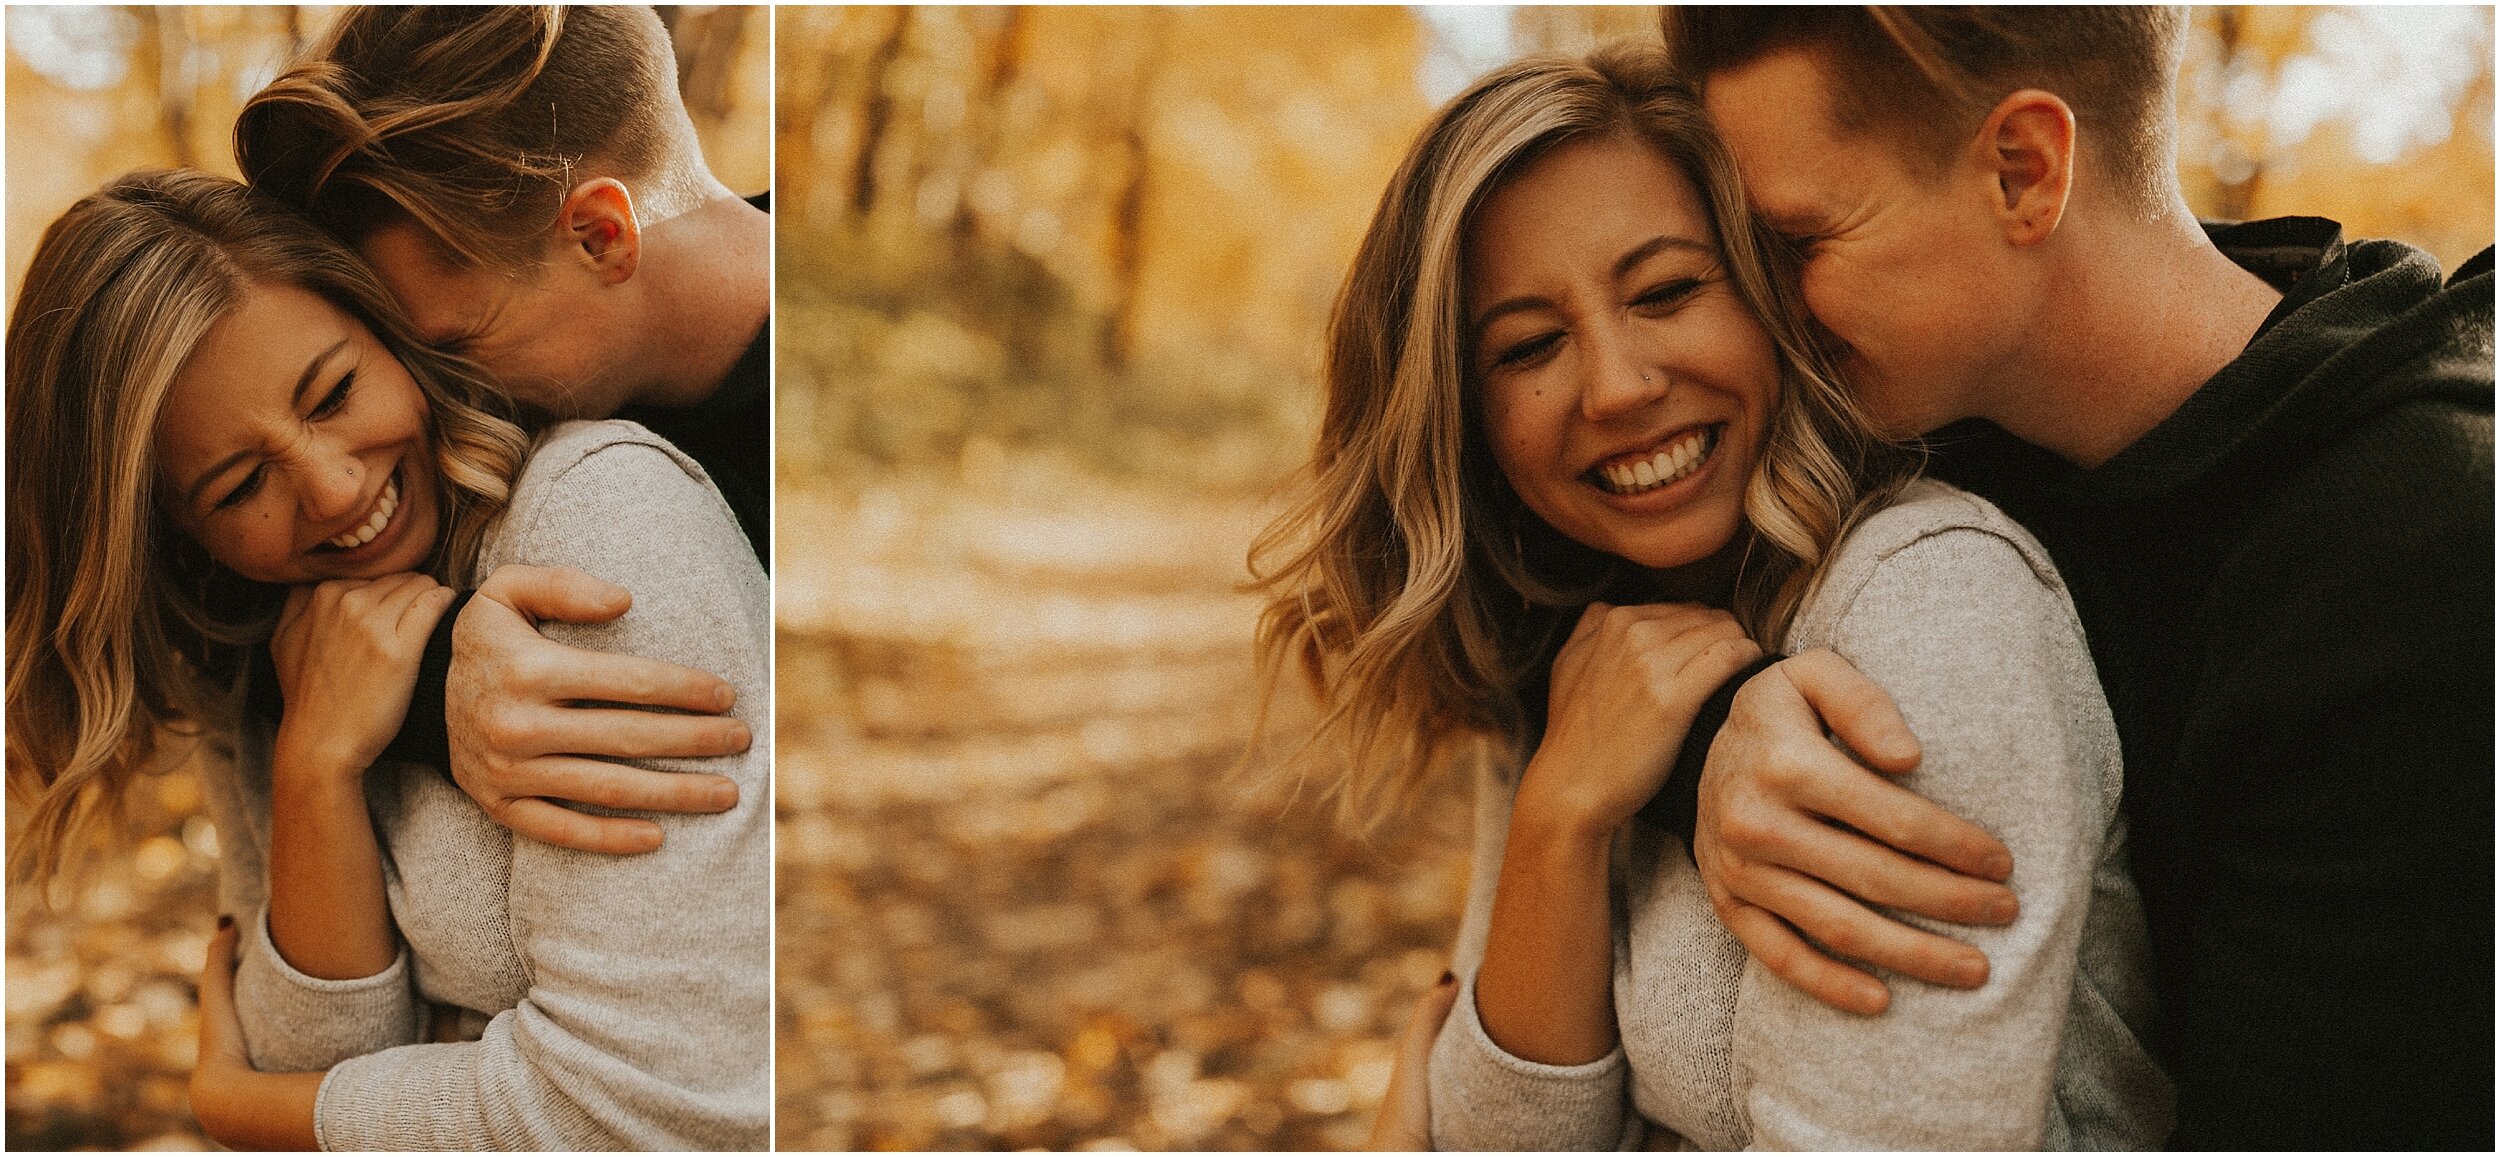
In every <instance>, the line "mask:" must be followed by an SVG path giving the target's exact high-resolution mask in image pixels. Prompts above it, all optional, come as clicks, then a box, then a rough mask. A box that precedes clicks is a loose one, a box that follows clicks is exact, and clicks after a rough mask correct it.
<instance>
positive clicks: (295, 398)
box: [182, 338, 347, 507]
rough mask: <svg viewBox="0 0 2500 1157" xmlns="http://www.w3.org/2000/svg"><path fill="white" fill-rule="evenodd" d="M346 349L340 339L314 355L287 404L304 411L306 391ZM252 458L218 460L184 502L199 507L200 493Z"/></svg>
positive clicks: (241, 454) (241, 453)
mask: <svg viewBox="0 0 2500 1157" xmlns="http://www.w3.org/2000/svg"><path fill="white" fill-rule="evenodd" d="M346 348H347V339H346V338H340V339H339V340H338V341H336V342H334V343H332V344H331V346H330V348H328V349H325V350H323V351H321V352H320V353H317V354H314V355H313V357H312V360H311V361H309V362H306V363H304V372H303V374H302V375H301V376H299V377H297V378H296V379H295V392H294V394H292V395H290V396H289V398H288V402H287V404H288V405H290V406H292V407H294V408H295V409H298V410H301V409H303V408H304V391H305V390H308V389H311V388H312V384H313V380H314V379H316V378H318V377H320V376H321V367H323V366H326V365H328V364H330V359H331V358H334V357H337V356H338V353H339V351H340V350H343V349H346ZM251 456H252V452H251V451H250V450H237V451H235V452H234V453H232V454H228V455H226V456H225V457H223V458H220V459H218V460H217V464H216V465H214V466H211V467H209V468H208V469H207V470H204V471H202V472H201V473H200V477H199V480H198V481H196V482H193V483H192V484H191V487H190V489H188V490H185V491H183V492H182V495H183V501H185V502H187V503H189V504H190V505H192V506H193V507H197V506H199V504H200V493H201V492H202V491H204V490H207V489H208V484H209V483H211V482H214V481H216V480H217V479H218V478H220V477H222V476H223V475H224V474H225V472H226V471H227V470H229V469H232V468H233V466H234V464H235V463H237V462H240V461H242V460H244V459H245V458H249V457H251Z"/></svg>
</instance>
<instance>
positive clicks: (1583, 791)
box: [1510, 751, 1632, 851]
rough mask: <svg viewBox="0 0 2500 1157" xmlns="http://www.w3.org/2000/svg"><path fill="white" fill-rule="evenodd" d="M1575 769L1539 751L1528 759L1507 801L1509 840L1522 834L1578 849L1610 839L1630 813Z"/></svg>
mask: <svg viewBox="0 0 2500 1157" xmlns="http://www.w3.org/2000/svg"><path fill="white" fill-rule="evenodd" d="M1576 770H1577V769H1576V768H1575V767H1572V766H1569V765H1567V764H1566V763H1565V762H1562V761H1557V760H1555V759H1552V758H1550V757H1548V756H1547V755H1546V754H1545V753H1544V752H1542V751H1540V752H1539V753H1538V754H1537V755H1536V757H1535V758H1532V759H1530V760H1529V761H1528V766H1527V769H1526V770H1525V771H1524V772H1522V773H1521V774H1520V777H1519V792H1518V794H1517V795H1516V796H1514V797H1513V798H1512V801H1511V818H1510V831H1511V837H1512V838H1513V839H1514V840H1516V839H1519V838H1521V837H1523V836H1524V837H1528V838H1531V839H1534V840H1536V841H1537V842H1538V843H1540V844H1541V845H1543V846H1546V847H1549V848H1553V849H1556V850H1560V849H1565V848H1571V849H1578V850H1583V851H1585V850H1588V849H1591V848H1594V849H1597V850H1600V851H1602V850H1604V849H1605V848H1606V847H1608V846H1609V845H1610V844H1611V843H1612V842H1613V840H1614V835H1615V830H1616V829H1617V828H1620V827H1622V826H1623V824H1624V821H1626V820H1629V819H1630V818H1632V813H1631V811H1630V810H1627V809H1625V808H1624V807H1623V806H1622V805H1621V804H1620V803H1619V802H1618V801H1615V800H1612V799H1610V798H1608V793H1606V792H1604V791H1602V790H1596V789H1598V788H1600V787H1602V785H1600V784H1596V783H1593V782H1591V779H1590V777H1588V776H1586V775H1577V774H1574V772H1575V771H1576Z"/></svg>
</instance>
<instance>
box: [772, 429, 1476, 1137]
mask: <svg viewBox="0 0 2500 1157" xmlns="http://www.w3.org/2000/svg"><path fill="white" fill-rule="evenodd" d="M1037 475H1040V476H1037ZM780 501H781V507H780V515H779V518H780V528H781V529H780V540H781V543H782V547H781V550H782V556H781V560H780V563H779V565H778V567H777V568H776V569H777V574H776V580H777V582H778V583H779V588H780V595H779V597H780V603H779V605H780V642H779V664H778V665H779V673H778V680H779V682H778V696H777V698H778V703H779V707H778V711H779V714H778V722H777V727H778V729H779V730H778V738H777V743H778V745H779V761H780V778H779V781H778V792H779V797H778V798H779V807H780V825H779V849H780V851H779V858H780V892H779V901H778V907H779V942H780V951H779V975H778V979H777V987H778V990H779V998H780V999H779V1016H780V1046H779V1047H780V1058H779V1059H780V1076H779V1097H780V1123H779V1133H778V1143H779V1145H780V1147H782V1148H784V1149H845V1148H857V1149H893V1148H1018V1147H1028V1146H1040V1147H1047V1148H1054V1149H1072V1148H1128V1147H1137V1148H1144V1149H1160V1148H1193V1149H1312V1148H1332V1147H1350V1146H1352V1145H1355V1144H1358V1143H1359V1142H1360V1140H1361V1139H1362V1137H1363V1134H1364V1133H1365V1131H1366V1130H1367V1129H1368V1128H1369V1123H1370V1118H1371V1110H1372V1108H1373V1106H1375V1105H1376V1104H1377V1102H1378V1100H1379V1097H1380V1093H1381V1090H1382V1088H1383V1086H1384V1085H1385V1083H1386V1081H1387V1078H1388V1072H1389V1056H1390V1043H1391V1041H1393V1040H1394V1038H1395V1036H1396V1034H1397V1032H1398V1030H1399V1028H1400V1027H1401V1026H1402V1024H1403V1022H1404V1019H1405V1016H1406V1010H1407V1006H1408V1005H1409V1004H1410V1003H1411V1002H1412V1000H1413V998H1414V996H1415V995H1416V994H1417V993H1419V992H1421V991H1422V989H1423V988H1424V987H1425V986H1426V985H1428V984H1430V983H1431V982H1432V980H1433V979H1434V978H1435V977H1437V976H1438V975H1439V973H1440V971H1441V969H1442V967H1443V966H1444V956H1445V954H1446V952H1447V948H1448V945H1449V942H1450V939H1451V937H1452V936H1453V935H1454V933H1455V929H1456V920H1457V912H1458V908H1459V904H1460V901H1461V898H1462V896H1463V893H1464V891H1465V887H1466V865H1465V858H1464V843H1465V838H1466V814H1465V807H1464V801H1463V800H1458V799H1445V800H1438V801H1435V802H1434V803H1433V804H1432V805H1430V806H1427V807H1424V808H1421V809H1419V810H1418V811H1417V813H1416V814H1414V815H1413V816H1411V817H1409V818H1407V819H1405V820H1402V821H1398V822H1395V823H1393V824H1392V825H1390V826H1388V827H1387V828H1386V829H1385V830H1384V831H1383V832H1382V833H1381V834H1380V835H1379V836H1377V837H1375V838H1374V839H1373V840H1371V841H1370V842H1364V841H1361V840H1357V839H1353V838H1349V837H1347V836H1345V835H1344V834H1342V833H1341V832H1340V831H1339V830H1338V828H1337V827H1336V825H1335V823H1334V822H1333V819H1332V817H1331V815H1330V814H1329V813H1328V811H1327V810H1326V809H1325V808H1323V807H1321V806H1319V805H1318V804H1317V803H1316V802H1314V801H1313V800H1312V799H1311V798H1310V797H1309V796H1308V795H1305V796H1304V797H1303V798H1302V799H1301V800H1300V801H1299V802H1298V803H1291V804H1290V806H1289V801H1288V800H1287V798H1286V797H1285V796H1283V795H1281V794H1279V793H1276V792H1273V791H1269V792H1264V793H1254V790H1253V789H1254V787H1255V780H1254V779H1253V778H1250V777H1243V776H1239V775H1236V774H1234V773H1233V765H1234V762H1235V760H1236V759H1237V757H1238V756H1239V755H1240V753H1241V751H1242V748H1243V745H1244V743H1245V741H1246V740H1247V739H1248V738H1249V735H1250V731H1251V727H1252V725H1253V721H1254V719H1255V713H1256V703H1255V699H1254V685H1253V673H1252V666H1251V653H1250V637H1251V629H1252V624H1253V620H1254V618H1255V615H1256V610H1257V603H1256V601H1255V600H1253V599H1251V598H1249V597H1247V596H1243V595H1240V594H1237V593H1235V592H1234V591H1233V589H1232V587H1233V584H1234V583H1235V582H1236V581H1237V580H1238V579H1239V578H1240V577H1241V574H1242V557H1243V553H1244V551H1245V550H1246V549H1247V546H1248V543H1249V539H1250V535H1251V534H1252V533H1253V532H1254V531H1255V530H1256V528H1257V526H1258V525H1259V524H1260V522H1261V520H1262V517H1263V515H1262V512H1261V511H1260V510H1259V509H1257V508H1256V507H1255V506H1253V505H1252V504H1250V503H1247V502H1223V501H1216V500H1210V499H1206V498H1202V497H1195V496H1190V495H1185V494H1178V493H1167V492H1154V491H1138V490H1129V489H1122V488H1118V487H1113V486H1110V485H1108V484H1104V483H1101V482H1098V481H1089V480H1087V479H1085V478H1083V477H1080V476H1073V475H1066V476H1062V475H1055V474H1050V473H1049V472H1047V471H1044V470H1039V469H1036V470H1031V471H1019V473H1018V477H1017V479H1016V480H1015V481H1013V482H1007V481H1004V480H1000V479H995V478H994V479H992V480H991V484H990V485H989V486H986V487H981V486H970V487H967V486H955V485H948V486H943V487H939V486H930V485H913V484H908V483H887V484H881V485H877V486H872V487H870V488H868V489H866V490H864V491H860V492H857V493H852V494H827V493H821V492H818V493H811V492H808V491H806V490H803V489H801V490H797V491H796V492H794V491H793V488H791V487H787V486H785V487H784V489H783V493H782V497H781V500H780Z"/></svg>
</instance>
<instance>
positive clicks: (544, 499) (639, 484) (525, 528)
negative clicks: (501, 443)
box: [479, 418, 744, 573]
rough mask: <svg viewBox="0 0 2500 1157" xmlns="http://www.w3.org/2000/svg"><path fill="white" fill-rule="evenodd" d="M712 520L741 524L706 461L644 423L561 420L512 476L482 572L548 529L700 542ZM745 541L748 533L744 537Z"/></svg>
mask: <svg viewBox="0 0 2500 1157" xmlns="http://www.w3.org/2000/svg"><path fill="white" fill-rule="evenodd" d="M712 523H721V524H723V525H725V526H727V527H728V528H729V530H730V532H731V533H732V534H734V533H735V531H736V518H735V516H734V515H732V514H730V513H729V509H728V506H727V504H726V502H725V501H724V500H723V499H722V498H721V497H720V493H719V491H718V490H717V489H716V488H714V487H713V485H712V481H711V477H710V476H709V475H707V474H705V473H704V472H703V467H702V466H701V465H699V464H697V463H696V462H695V460H694V459H693V458H691V457H688V456H687V455H686V453H685V452H684V451H681V450H679V449H678V448H677V447H675V446H673V445H670V444H669V442H668V440H667V439H665V438H662V437H660V436H659V435H658V434H654V433H652V432H651V431H650V430H648V429H646V428H644V427H643V426H642V425H641V424H640V423H637V422H628V421H623V420H620V419H614V418H610V419H602V420H598V421H569V422H560V423H557V424H556V425H555V426H553V427H551V428H549V429H548V430H547V431H546V433H544V434H542V435H540V437H539V439H538V443H537V445H536V446H535V447H533V448H532V449H531V451H530V459H529V462H528V464H527V465H526V466H524V467H523V468H522V470H521V476H520V478H518V479H516V480H515V481H514V482H513V486H512V499H511V501H510V502H509V503H508V504H507V505H506V506H505V508H504V514H503V517H502V518H501V519H499V520H498V522H497V524H496V527H495V529H494V531H493V532H492V533H491V534H489V535H488V542H487V549H486V551H485V552H484V554H483V556H482V557H481V558H480V559H479V571H480V573H484V572H485V571H488V570H491V569H492V568H493V566H494V565H495V564H496V563H499V562H507V561H515V560H514V559H513V558H510V557H507V556H510V555H513V554H514V553H515V552H519V553H532V552H530V551H528V550H525V549H524V544H525V543H529V542H533V541H543V540H544V539H546V538H547V537H548V536H549V535H556V536H559V537H562V536H566V535H578V534H592V535H595V536H612V535H614V534H615V533H616V532H618V531H620V530H622V531H624V532H626V533H627V534H628V535H630V536H632V537H633V538H634V539H635V540H637V541H640V542H643V543H651V542H669V541H679V542H689V543H691V542H695V541H708V540H709V538H712V537H718V536H717V535H710V534H709V529H710V526H711V524H712ZM739 541H740V542H744V538H743V536H740V537H739Z"/></svg>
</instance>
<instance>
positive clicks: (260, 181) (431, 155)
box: [234, 5, 677, 269]
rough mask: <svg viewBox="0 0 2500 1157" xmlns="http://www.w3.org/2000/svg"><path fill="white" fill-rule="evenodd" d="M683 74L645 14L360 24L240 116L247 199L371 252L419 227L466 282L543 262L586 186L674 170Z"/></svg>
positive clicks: (568, 11) (498, 14)
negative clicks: (308, 220)
mask: <svg viewBox="0 0 2500 1157" xmlns="http://www.w3.org/2000/svg"><path fill="white" fill-rule="evenodd" d="M676 84H677V69H676V59H675V56H674V54H673V52H672V50H671V48H670V46H669V40H668V31H667V29H666V28H664V27H663V26H662V25H661V24H660V20H659V17H658V16H657V15H656V14H655V13H653V12H652V10H651V9H649V8H647V7H617V6H584V7H570V6H562V5H545V6H515V7H495V8H469V7H460V6H454V5H443V6H413V7H396V6H378V5H376V6H360V7H352V8H349V9H347V10H346V11H345V12H343V13H341V14H340V16H339V22H338V26H337V27H336V28H335V29H333V30H332V31H331V33H330V36H329V39H328V40H327V41H326V42H325V43H324V44H323V45H322V46H321V47H320V48H319V49H318V50H316V51H315V52H314V53H313V55H312V56H311V57H310V58H309V59H306V60H304V61H303V62H301V63H299V64H297V65H295V66H294V67H293V68H290V69H288V70H287V71H286V72H285V73H284V74H283V75H281V76H279V77H278V79H277V80H275V81H273V82H271V83H270V85H269V87H267V88H265V89H262V90H261V91H260V93H259V94H258V95H256V96H254V97H253V98H252V99H251V100H250V101H249V102H247V103H246V104H245V105H244V107H243V112H242V114H241V115H240V116H239V117H237V119H236V121H235V129H234V152H235V160H236V162H237V163H238V164H239V165H240V166H241V167H242V170H243V175H244V178H245V179H246V180H248V181H250V182H251V184H252V186H253V187H254V188H255V189H257V190H259V191H261V192H263V193H265V194H267V195H269V196H272V197H275V198H277V199H278V200H280V201H283V202H285V203H287V204H288V205H291V206H293V207H294V208H296V209H297V210H299V211H301V212H303V213H305V214H307V215H309V216H311V217H312V218H313V219H314V220H315V221H318V222H320V223H321V225H322V226H323V227H324V228H327V229H329V230H330V231H331V232H332V233H334V234H336V235H338V236H341V237H345V238H348V239H349V240H351V241H353V240H359V239H361V236H362V235H363V234H365V233H369V232H370V231H371V230H372V229H373V228H375V227H376V226H378V225H381V224H384V223H387V222H390V221H393V220H397V219H400V218H407V219H412V220H414V221H415V222H417V223H418V224H419V225H421V226H423V227H424V229H425V230H426V231H427V232H428V233H431V234H432V235H433V236H434V238H435V239H437V240H438V241H440V242H441V243H442V245H443V247H444V249H445V250H447V251H448V254H449V255H450V256H451V257H452V258H453V259H455V260H456V261H459V262H461V263H465V264H468V265H472V266H495V267H501V268H507V269H511V268H519V267H523V266H526V265H527V264H529V263H530V262H531V261H533V260H534V259H535V258H536V256H537V254H538V244H537V242H538V239H539V238H540V237H541V236H542V235H543V234H544V233H545V232H546V231H547V230H548V229H549V228H551V227H552V226H553V225H554V223H555V221H556V217H557V214H558V212H559V210H560V207H561V206H562V204H563V201H564V197H565V194H566V193H568V192H569V191H570V190H571V189H572V187H573V185H574V184H575V183H576V182H577V180H578V175H577V169H578V167H579V166H580V165H581V164H582V162H583V161H585V160H586V159H596V160H597V161H598V162H599V163H600V164H601V165H602V166H603V167H604V168H605V169H606V170H607V171H609V172H611V173H615V174H621V175H623V176H624V177H626V178H627V179H629V180H630V179H632V178H636V177H642V176H648V175H650V173H651V171H652V170H653V169H654V168H655V167H657V166H659V165H660V164H662V163H664V162H666V161H668V160H669V159H670V150H671V148H672V135H671V122H670V120H669V118H668V116H667V113H666V110H667V109H668V108H669V107H670V106H669V105H668V104H665V103H663V102H666V101H671V100H673V99H674V97H675V90H676Z"/></svg>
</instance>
